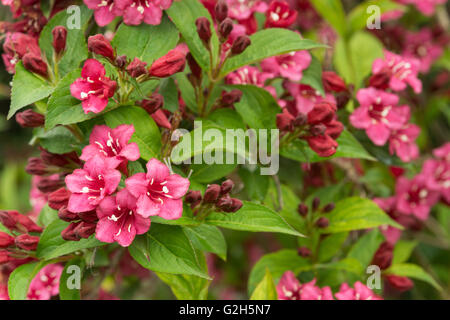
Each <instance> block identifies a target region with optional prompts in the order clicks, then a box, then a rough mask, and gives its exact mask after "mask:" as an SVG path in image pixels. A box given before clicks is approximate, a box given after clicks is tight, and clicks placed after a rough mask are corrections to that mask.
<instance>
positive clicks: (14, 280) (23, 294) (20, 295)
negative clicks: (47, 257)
mask: <svg viewBox="0 0 450 320" xmlns="http://www.w3.org/2000/svg"><path fill="white" fill-rule="evenodd" d="M50 263H51V261H41V262H32V263H27V264H23V265H21V266H19V267H17V268H16V269H14V271H13V272H12V273H11V275H10V276H9V280H8V294H9V298H10V299H11V300H25V299H26V298H27V293H28V287H29V286H30V283H31V281H32V280H33V278H34V277H35V276H36V275H37V274H38V272H39V271H40V270H41V269H42V268H43V267H45V266H46V265H47V264H50Z"/></svg>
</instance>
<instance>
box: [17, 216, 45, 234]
mask: <svg viewBox="0 0 450 320" xmlns="http://www.w3.org/2000/svg"><path fill="white" fill-rule="evenodd" d="M10 214H12V215H14V216H15V217H14V218H15V219H16V221H17V223H18V224H19V226H21V227H22V229H23V228H24V229H25V230H26V232H42V228H41V227H40V226H38V225H37V224H36V223H34V222H33V220H31V219H30V218H28V217H27V216H25V215H23V214H20V213H18V212H17V211H10Z"/></svg>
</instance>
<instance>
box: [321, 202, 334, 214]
mask: <svg viewBox="0 0 450 320" xmlns="http://www.w3.org/2000/svg"><path fill="white" fill-rule="evenodd" d="M334 207H335V205H334V203H329V204H327V205H326V206H325V207H323V209H322V212H324V213H328V212H331V211H333V210H334Z"/></svg>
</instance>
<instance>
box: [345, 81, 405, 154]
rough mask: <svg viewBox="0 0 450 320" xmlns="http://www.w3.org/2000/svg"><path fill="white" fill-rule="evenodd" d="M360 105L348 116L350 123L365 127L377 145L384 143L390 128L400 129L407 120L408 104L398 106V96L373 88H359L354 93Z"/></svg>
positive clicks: (359, 127) (361, 127) (360, 127)
mask: <svg viewBox="0 0 450 320" xmlns="http://www.w3.org/2000/svg"><path fill="white" fill-rule="evenodd" d="M356 98H357V99H358V102H359V104H360V106H359V107H358V108H357V109H355V111H353V113H352V114H351V116H350V123H351V124H352V125H353V126H354V127H355V128H358V129H365V130H366V133H367V136H368V137H369V138H370V140H372V141H373V143H375V144H376V145H378V146H382V145H384V144H386V142H387V141H388V139H389V136H390V134H391V131H392V130H395V129H400V128H401V127H402V126H403V124H404V123H405V122H406V121H407V120H408V118H407V115H409V111H405V110H403V109H405V108H406V109H409V107H408V106H399V107H397V106H396V105H397V103H398V96H396V95H395V94H392V93H387V92H384V91H382V90H377V89H375V88H366V89H360V90H359V91H358V93H357V94H356Z"/></svg>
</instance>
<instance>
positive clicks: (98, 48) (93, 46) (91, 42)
mask: <svg viewBox="0 0 450 320" xmlns="http://www.w3.org/2000/svg"><path fill="white" fill-rule="evenodd" d="M88 49H89V51H91V52H93V53H95V54H98V55H101V56H103V57H105V58H108V59H109V60H111V61H114V60H115V54H114V49H113V47H111V44H110V43H109V41H108V40H107V39H106V38H105V36H104V35H102V34H96V35H95V36H90V37H89V38H88Z"/></svg>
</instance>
